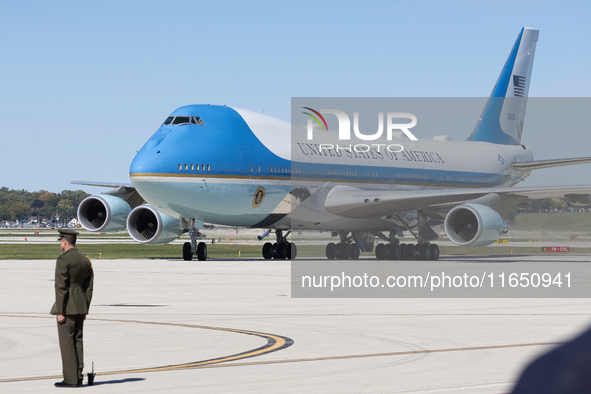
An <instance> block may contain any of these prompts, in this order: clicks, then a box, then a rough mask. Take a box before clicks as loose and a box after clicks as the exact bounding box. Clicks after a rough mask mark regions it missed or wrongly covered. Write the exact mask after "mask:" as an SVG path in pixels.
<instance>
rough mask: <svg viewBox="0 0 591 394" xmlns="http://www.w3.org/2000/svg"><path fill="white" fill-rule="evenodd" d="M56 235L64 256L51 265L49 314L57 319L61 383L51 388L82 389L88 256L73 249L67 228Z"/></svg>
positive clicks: (72, 237)
mask: <svg viewBox="0 0 591 394" xmlns="http://www.w3.org/2000/svg"><path fill="white" fill-rule="evenodd" d="M59 233H60V236H59V240H60V247H61V249H62V251H63V252H64V253H62V255H61V256H60V257H58V259H57V262H56V265H55V304H54V305H53V308H52V309H51V314H52V315H56V316H57V331H58V336H59V342H60V351H61V353H62V370H63V375H64V380H63V381H62V382H59V383H56V384H55V386H56V387H82V377H83V375H82V369H83V368H84V352H83V347H82V330H83V327H84V320H85V319H86V315H87V314H88V309H89V307H90V301H91V299H92V288H93V282H94V273H93V271H92V264H91V263H90V260H89V259H88V257H86V256H84V255H83V254H82V253H80V252H79V251H78V249H76V248H75V246H74V245H76V236H77V235H78V233H77V232H76V231H73V230H67V229H64V230H59Z"/></svg>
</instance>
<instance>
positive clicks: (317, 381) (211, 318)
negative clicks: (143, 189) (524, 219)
mask: <svg viewBox="0 0 591 394" xmlns="http://www.w3.org/2000/svg"><path fill="white" fill-rule="evenodd" d="M57 254H58V251H57V250H56V256H57ZM536 258H537V257H536ZM506 259H507V261H513V260H515V259H516V256H511V257H507V258H506ZM552 259H554V260H555V261H560V259H565V260H569V261H570V260H573V259H575V260H577V262H578V263H579V264H588V265H589V267H590V268H591V262H590V260H591V259H589V256H578V257H573V256H570V255H568V256H555V257H552ZM320 261H321V260H320ZM320 261H319V262H320ZM495 261H498V262H499V264H503V258H502V257H495ZM392 263H393V264H396V262H392ZM445 263H446V264H454V263H456V262H455V261H453V260H449V259H448V260H447V261H446V262H445ZM461 263H462V261H458V262H457V264H461ZM54 264H55V262H54V261H53V260H52V261H49V260H44V261H43V260H18V261H10V260H4V261H0V392H2V393H22V392H49V391H55V390H56V389H55V388H54V387H53V384H54V383H55V382H58V381H61V380H62V379H61V362H60V353H59V347H58V340H57V330H56V322H55V317H53V316H51V315H49V310H50V308H51V306H52V304H53V300H54V289H53V273H54ZM93 265H94V270H95V294H94V298H93V302H92V307H91V311H90V314H89V315H88V318H87V320H86V323H85V330H84V336H85V338H84V345H85V364H86V365H85V372H89V371H90V370H91V369H92V364H93V363H94V371H95V372H96V373H97V376H96V377H95V384H94V386H90V387H89V386H87V385H86V378H85V379H84V384H85V388H84V390H85V391H90V392H93V393H97V394H98V393H148V392H172V393H195V392H199V393H221V392H223V393H262V392H267V393H302V392H313V393H447V392H449V393H508V392H510V390H511V387H512V385H513V384H514V382H515V380H516V379H517V377H518V375H519V373H520V371H521V370H522V368H523V367H524V366H525V365H526V363H527V362H528V361H530V360H531V359H532V358H534V357H535V356H537V355H540V354H542V353H544V352H546V351H548V350H549V349H551V348H552V347H553V346H556V344H557V343H560V342H562V341H565V340H567V339H569V338H571V337H572V336H574V335H576V334H577V333H578V332H580V331H583V330H584V329H585V328H587V326H588V325H589V324H590V323H591V308H590V305H591V299H581V298H578V299H571V298H331V299H326V298H292V297H291V263H290V261H277V260H271V261H265V260H262V259H251V260H208V261H206V262H199V261H190V262H187V261H183V260H181V259H178V260H160V259H144V260H94V261H93Z"/></svg>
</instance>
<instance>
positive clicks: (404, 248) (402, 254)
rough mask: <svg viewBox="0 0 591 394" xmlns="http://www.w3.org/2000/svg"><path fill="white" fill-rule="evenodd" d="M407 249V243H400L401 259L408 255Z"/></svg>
mask: <svg viewBox="0 0 591 394" xmlns="http://www.w3.org/2000/svg"><path fill="white" fill-rule="evenodd" d="M405 250H406V244H400V260H406V257H405V256H406V255H405V254H404V253H406V252H405Z"/></svg>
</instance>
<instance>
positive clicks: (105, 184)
mask: <svg viewBox="0 0 591 394" xmlns="http://www.w3.org/2000/svg"><path fill="white" fill-rule="evenodd" d="M70 183H71V184H73V185H84V186H101V187H113V188H120V187H127V188H132V189H135V187H134V186H133V184H132V183H114V182H94V181H72V182H70Z"/></svg>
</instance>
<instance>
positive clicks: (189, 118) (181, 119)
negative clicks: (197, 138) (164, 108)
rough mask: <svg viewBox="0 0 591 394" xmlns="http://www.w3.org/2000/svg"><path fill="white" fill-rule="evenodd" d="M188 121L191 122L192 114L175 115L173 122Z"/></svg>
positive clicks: (176, 123)
mask: <svg viewBox="0 0 591 394" xmlns="http://www.w3.org/2000/svg"><path fill="white" fill-rule="evenodd" d="M187 123H191V117H190V116H175V118H174V120H173V121H172V124H175V125H180V124H187Z"/></svg>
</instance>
